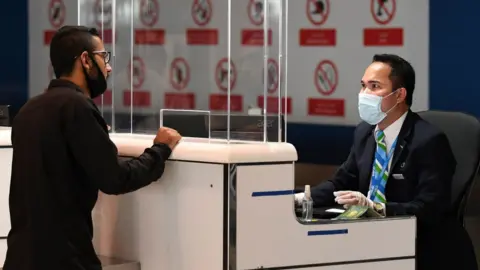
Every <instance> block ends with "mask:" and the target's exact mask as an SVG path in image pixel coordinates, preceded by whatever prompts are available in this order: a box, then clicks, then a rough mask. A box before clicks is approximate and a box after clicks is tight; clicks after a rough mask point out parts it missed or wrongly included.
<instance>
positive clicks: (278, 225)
mask: <svg viewBox="0 0 480 270" xmlns="http://www.w3.org/2000/svg"><path fill="white" fill-rule="evenodd" d="M111 139H112V140H113V141H114V142H115V144H116V145H117V147H118V149H119V153H120V155H121V156H123V157H125V158H135V157H137V156H139V155H140V154H141V153H143V151H144V149H145V148H146V147H149V146H151V144H152V140H153V136H148V135H132V134H112V135H111ZM296 160H297V153H296V150H295V148H294V147H293V146H292V145H290V144H287V143H257V142H234V141H230V143H227V142H226V141H224V140H213V139H194V138H185V139H184V140H183V141H182V142H181V143H180V144H179V145H178V146H177V148H176V149H175V151H174V152H173V153H172V156H171V158H170V160H169V161H168V162H167V166H166V169H165V173H164V175H163V176H162V178H161V179H159V180H158V181H157V182H155V183H153V184H152V185H150V186H148V187H146V188H143V189H141V190H138V191H136V192H134V193H131V194H126V195H122V196H107V195H103V194H102V195H101V196H100V198H99V201H98V203H97V206H96V208H95V210H94V213H93V216H94V226H95V239H94V241H95V246H96V249H97V251H98V253H99V254H101V255H105V256H109V257H119V258H123V259H127V260H133V261H139V262H140V263H141V267H142V270H171V269H175V270H192V269H200V270H201V269H208V270H226V269H228V270H231V269H232V270H233V269H279V268H280V269H307V268H308V269H312V270H315V269H319V270H321V269H322V270H323V269H343V270H350V269H352V270H353V269H355V270H362V269H369V270H376V269H378V270H380V269H381V270H384V269H389V270H408V269H412V270H413V269H415V238H416V237H415V235H416V220H415V218H414V217H404V218H379V219H367V220H354V221H340V220H319V221H317V222H309V223H302V222H299V221H298V220H297V219H296V215H295V213H294V204H293V188H294V163H295V161H296Z"/></svg>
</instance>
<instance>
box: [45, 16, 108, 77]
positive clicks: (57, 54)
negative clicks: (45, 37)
mask: <svg viewBox="0 0 480 270" xmlns="http://www.w3.org/2000/svg"><path fill="white" fill-rule="evenodd" d="M94 36H96V37H99V36H100V35H99V33H98V31H97V29H95V28H88V27H85V26H63V27H62V28H60V29H59V30H58V31H57V32H56V33H55V35H54V36H53V38H52V42H51V43H50V62H51V63H52V67H53V72H54V73H55V76H56V77H57V78H60V77H61V76H68V75H71V74H72V71H73V67H74V64H75V60H76V57H78V56H80V54H82V52H84V51H87V52H92V51H93V50H94V43H93V37H94Z"/></svg>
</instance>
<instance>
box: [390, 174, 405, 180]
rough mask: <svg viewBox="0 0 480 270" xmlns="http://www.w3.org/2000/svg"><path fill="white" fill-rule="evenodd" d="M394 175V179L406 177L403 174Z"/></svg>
mask: <svg viewBox="0 0 480 270" xmlns="http://www.w3.org/2000/svg"><path fill="white" fill-rule="evenodd" d="M392 176H393V178H394V179H397V180H403V179H405V177H403V174H393V175H392Z"/></svg>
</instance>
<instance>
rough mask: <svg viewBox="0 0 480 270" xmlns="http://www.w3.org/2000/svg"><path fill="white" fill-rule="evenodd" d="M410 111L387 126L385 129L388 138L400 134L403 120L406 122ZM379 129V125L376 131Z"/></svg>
mask: <svg viewBox="0 0 480 270" xmlns="http://www.w3.org/2000/svg"><path fill="white" fill-rule="evenodd" d="M407 114H408V111H407V112H405V113H404V114H403V115H402V116H400V118H398V119H397V120H396V121H395V122H393V123H392V124H390V125H389V126H388V127H387V128H385V129H384V130H383V132H384V133H385V137H386V138H388V139H392V138H393V139H394V138H396V137H397V136H398V134H399V133H400V130H401V129H402V125H403V122H405V118H407ZM377 130H378V126H376V127H375V131H377Z"/></svg>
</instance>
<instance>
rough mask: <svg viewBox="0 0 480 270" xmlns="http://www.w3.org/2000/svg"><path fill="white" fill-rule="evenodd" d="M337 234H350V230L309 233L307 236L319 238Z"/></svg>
mask: <svg viewBox="0 0 480 270" xmlns="http://www.w3.org/2000/svg"><path fill="white" fill-rule="evenodd" d="M336 234H348V229H343V230H322V231H309V232H308V234H307V235H308V236H319V235H336Z"/></svg>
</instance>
